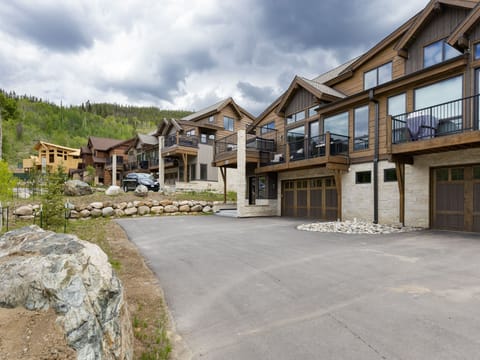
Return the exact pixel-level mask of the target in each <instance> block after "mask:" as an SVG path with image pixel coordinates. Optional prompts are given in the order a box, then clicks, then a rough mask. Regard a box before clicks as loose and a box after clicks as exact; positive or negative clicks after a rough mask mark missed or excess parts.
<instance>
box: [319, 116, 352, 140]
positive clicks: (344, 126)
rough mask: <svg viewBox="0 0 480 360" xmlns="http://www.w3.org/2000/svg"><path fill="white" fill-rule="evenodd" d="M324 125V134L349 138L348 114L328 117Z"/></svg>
mask: <svg viewBox="0 0 480 360" xmlns="http://www.w3.org/2000/svg"><path fill="white" fill-rule="evenodd" d="M323 123H324V125H323V130H324V133H327V132H330V133H332V134H337V135H343V136H348V112H344V113H341V114H337V115H334V116H330V117H327V118H325V120H324V122H323Z"/></svg>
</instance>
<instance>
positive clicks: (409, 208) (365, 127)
mask: <svg viewBox="0 0 480 360" xmlns="http://www.w3.org/2000/svg"><path fill="white" fill-rule="evenodd" d="M479 94H480V5H479V2H478V1H461V0H455V1H454V0H443V1H442V0H439V1H430V2H429V3H428V4H427V6H426V7H425V8H424V9H423V10H422V11H421V12H420V13H418V14H417V15H415V16H414V17H412V18H411V19H410V20H408V21H407V22H406V23H404V24H403V25H402V26H400V27H399V28H397V29H396V30H395V31H393V32H392V33H391V34H390V35H388V36H387V37H386V38H385V39H383V40H382V41H380V42H379V43H378V44H376V45H375V46H374V47H373V48H372V49H370V50H369V51H367V52H366V53H364V54H362V55H361V56H360V57H358V58H356V59H353V60H352V61H349V62H348V63H346V64H344V65H342V66H340V67H338V68H336V69H333V70H332V71H329V72H327V73H325V74H323V75H321V76H318V77H316V78H313V79H306V78H302V77H296V78H295V79H294V80H293V81H292V84H291V86H290V87H289V88H288V89H287V90H286V92H285V93H284V94H283V95H282V96H281V97H280V98H279V99H277V100H276V101H275V102H274V103H272V105H271V106H270V107H269V108H268V109H266V111H265V112H264V113H263V114H262V115H260V116H259V117H258V118H257V119H256V121H255V123H254V124H253V126H252V127H251V129H250V130H251V131H250V133H249V134H247V133H246V132H245V131H240V132H238V134H237V136H236V140H232V141H229V142H228V143H234V142H235V151H236V152H237V154H236V159H235V160H233V159H232V158H229V155H228V154H227V152H226V151H224V152H223V153H222V154H220V153H218V152H217V154H216V162H217V164H218V165H221V161H224V160H227V161H228V162H229V163H230V164H231V162H233V161H235V162H236V163H237V169H238V170H240V171H241V172H243V173H244V175H245V180H244V184H245V186H244V187H242V186H240V192H239V194H238V196H237V198H238V210H239V215H240V216H252V215H272V214H274V215H281V216H290V217H301V218H304V217H308V218H313V219H319V220H334V219H344V220H353V219H355V218H357V219H364V220H368V221H373V222H380V223H404V224H405V225H409V226H421V227H430V228H435V229H449V230H464V231H476V232H479V231H480V131H479V130H480V115H479V111H478V108H479V107H478V104H479V97H480V95H479ZM272 134H275V135H272ZM267 135H268V136H267ZM253 139H255V140H253ZM272 142H273V144H272ZM254 143H255V144H256V145H255V146H251V147H249V144H254ZM262 143H263V144H268V145H266V146H265V145H258V144H262ZM217 145H218V147H219V148H222V147H224V148H225V149H228V145H224V144H222V142H221V141H219V140H218V139H217ZM230 148H231V149H232V150H233V149H234V147H230ZM251 148H254V149H255V151H256V152H258V155H256V156H258V160H256V159H254V158H252V157H251V156H250V155H251V154H253V153H252V151H251V150H250V149H251ZM253 164H256V165H253ZM242 188H244V189H246V190H243V193H242Z"/></svg>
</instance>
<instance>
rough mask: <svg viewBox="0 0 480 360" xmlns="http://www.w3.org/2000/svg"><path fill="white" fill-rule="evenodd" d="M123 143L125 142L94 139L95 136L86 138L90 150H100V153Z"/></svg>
mask: <svg viewBox="0 0 480 360" xmlns="http://www.w3.org/2000/svg"><path fill="white" fill-rule="evenodd" d="M127 141H128V140H127ZM123 142H125V140H117V139H110V138H101V137H96V136H90V137H89V138H88V143H89V145H90V144H91V147H92V148H94V149H96V150H100V151H107V150H110V149H111V148H112V147H115V146H117V145H120V144H121V143H123Z"/></svg>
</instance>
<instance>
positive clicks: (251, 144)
mask: <svg viewBox="0 0 480 360" xmlns="http://www.w3.org/2000/svg"><path fill="white" fill-rule="evenodd" d="M237 142H238V141H237V134H232V135H228V136H226V137H224V138H221V139H218V140H216V141H215V155H216V156H218V155H220V154H223V153H227V152H232V151H236V150H237V148H238V143H237ZM245 146H246V149H247V150H258V151H261V152H274V151H275V148H276V142H275V140H274V139H273V138H268V137H259V136H255V135H253V134H247V139H246V144H245Z"/></svg>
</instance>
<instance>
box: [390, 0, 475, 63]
mask: <svg viewBox="0 0 480 360" xmlns="http://www.w3.org/2000/svg"><path fill="white" fill-rule="evenodd" d="M477 3H478V1H473V0H430V2H429V3H428V4H427V6H426V7H425V8H424V9H423V10H422V11H421V12H420V13H419V14H418V15H417V16H416V19H415V22H414V23H413V24H412V26H410V28H409V29H408V31H407V32H405V34H404V35H403V36H402V38H401V39H400V40H399V42H398V43H397V45H396V46H395V47H394V49H395V50H396V51H397V52H398V54H399V55H400V56H405V50H406V49H407V48H408V46H409V45H410V43H411V42H412V41H413V40H414V39H415V36H416V35H417V34H418V32H419V31H420V30H421V29H422V28H423V27H424V26H425V24H426V23H427V22H428V21H429V20H430V19H431V18H432V17H433V16H434V15H435V13H436V12H437V11H439V10H440V9H441V5H442V4H443V5H450V6H457V7H463V8H467V9H473V8H474V7H475V6H476V5H477Z"/></svg>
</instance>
